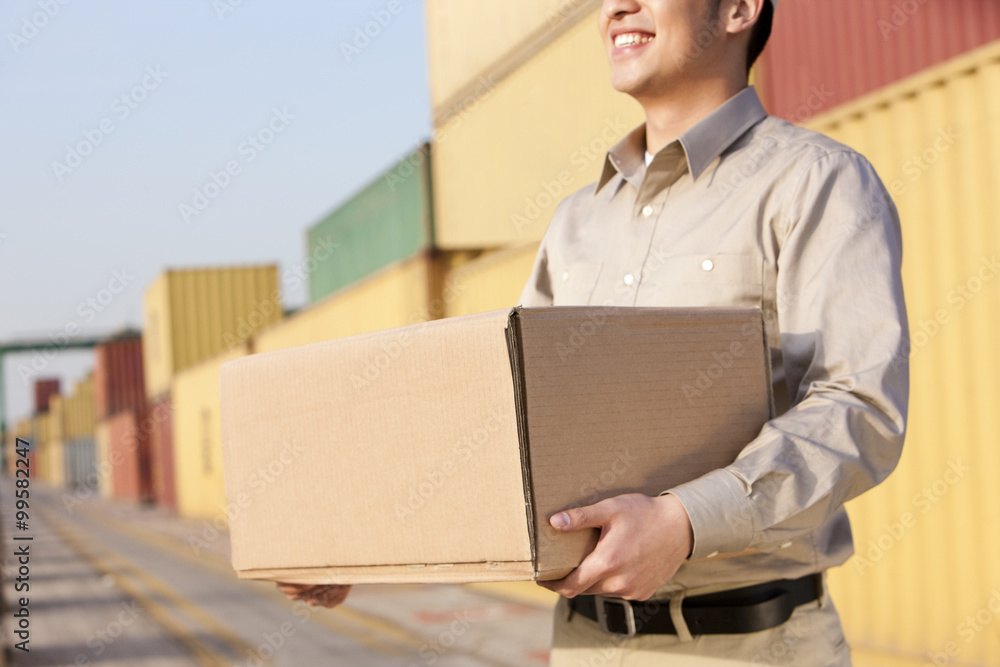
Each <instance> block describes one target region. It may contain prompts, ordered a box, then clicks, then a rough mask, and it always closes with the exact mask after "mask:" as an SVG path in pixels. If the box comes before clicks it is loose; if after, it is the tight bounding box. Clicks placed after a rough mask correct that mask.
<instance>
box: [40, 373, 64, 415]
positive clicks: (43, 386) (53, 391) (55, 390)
mask: <svg viewBox="0 0 1000 667" xmlns="http://www.w3.org/2000/svg"><path fill="white" fill-rule="evenodd" d="M57 394H59V378H45V379H39V380H35V412H36V413H38V412H45V411H47V410H48V409H49V399H50V398H52V397H53V396H56V395H57Z"/></svg>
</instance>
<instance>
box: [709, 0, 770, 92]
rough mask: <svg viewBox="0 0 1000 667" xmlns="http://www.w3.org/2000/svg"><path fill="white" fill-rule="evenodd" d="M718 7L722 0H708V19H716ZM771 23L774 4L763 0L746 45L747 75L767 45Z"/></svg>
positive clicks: (719, 7)
mask: <svg viewBox="0 0 1000 667" xmlns="http://www.w3.org/2000/svg"><path fill="white" fill-rule="evenodd" d="M720 9H722V0H709V3H708V13H709V20H712V21H716V20H718V18H719V10H720ZM773 24H774V4H772V2H771V0H765V2H764V6H763V7H761V10H760V16H759V17H758V18H757V23H755V24H754V26H753V29H752V30H751V31H750V44H749V45H748V46H747V75H748V76H749V74H750V68H751V67H753V64H754V63H755V62H757V58H758V57H759V56H760V54H761V52H762V51H763V50H764V47H765V46H767V40H768V39H770V37H771V27H772V26H773Z"/></svg>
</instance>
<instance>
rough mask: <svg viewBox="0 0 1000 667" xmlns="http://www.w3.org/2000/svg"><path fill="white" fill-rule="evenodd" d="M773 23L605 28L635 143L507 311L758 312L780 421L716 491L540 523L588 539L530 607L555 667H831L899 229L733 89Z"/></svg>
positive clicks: (901, 399)
mask: <svg viewBox="0 0 1000 667" xmlns="http://www.w3.org/2000/svg"><path fill="white" fill-rule="evenodd" d="M772 2H773V3H774V4H776V0H605V1H604V3H603V6H602V11H601V16H600V21H599V30H600V34H601V37H602V39H603V41H604V44H605V47H606V50H607V53H608V58H609V61H610V63H611V79H612V85H613V86H614V88H615V89H616V90H619V91H621V92H624V93H627V94H629V95H631V96H632V97H633V98H634V99H635V100H636V101H638V102H639V104H640V105H642V107H643V109H644V111H645V114H646V123H645V124H644V125H642V126H640V127H639V128H636V129H635V130H634V131H633V132H631V133H630V134H629V135H628V136H626V137H625V139H623V140H622V141H621V142H620V143H619V144H617V145H616V146H614V147H613V148H612V149H611V150H610V151H609V152H608V155H607V158H606V160H605V163H604V166H603V170H602V172H601V175H600V178H599V180H598V181H597V182H596V183H595V184H592V185H589V186H587V187H585V188H583V189H582V190H580V191H578V192H576V193H574V194H573V195H571V196H570V197H568V198H567V199H566V200H564V201H563V202H562V203H561V204H560V205H559V207H558V208H557V210H556V212H555V215H554V216H553V219H552V221H551V223H550V225H549V227H548V229H547V231H546V233H545V237H544V239H543V241H542V244H541V247H540V249H539V253H538V257H537V259H536V263H535V266H534V270H533V272H532V275H531V277H530V279H529V280H528V283H527V285H526V286H525V288H524V291H523V292H522V295H521V300H520V303H521V304H522V305H524V306H527V307H531V306H545V305H581V304H590V305H609V306H758V307H760V308H761V309H762V311H763V313H764V319H765V324H766V330H767V340H768V345H769V348H770V351H771V362H772V376H773V390H774V397H775V408H776V414H777V416H776V417H775V418H774V419H772V420H771V421H770V422H768V423H767V424H766V425H765V427H764V428H763V430H762V431H761V433H760V434H759V436H758V437H757V438H756V439H755V440H754V441H753V442H751V443H748V445H747V446H746V448H745V449H744V450H743V452H742V453H741V454H740V456H739V457H738V458H737V459H736V461H734V462H733V464H731V465H730V466H727V467H726V468H725V469H722V470H716V471H714V472H712V473H709V474H708V475H705V476H704V477H702V478H699V479H697V480H693V481H691V482H689V483H687V484H683V485H681V486H678V487H676V488H673V489H667V490H664V492H663V494H661V495H660V496H658V497H655V498H650V497H647V496H642V495H638V494H630V495H624V496H618V497H614V498H610V499H607V500H604V501H602V502H599V503H596V504H594V505H591V506H588V507H582V508H577V509H573V510H569V511H567V512H561V513H559V514H557V515H555V516H553V517H552V518H551V523H552V525H553V526H554V527H556V528H559V529H561V530H566V531H573V530H583V529H593V528H598V529H600V531H601V538H600V541H599V542H598V545H597V547H596V548H595V550H594V551H593V552H592V553H591V554H590V555H589V556H588V557H587V558H586V559H585V560H584V561H583V563H582V564H581V565H580V566H579V567H578V568H577V569H576V570H574V572H572V573H571V574H570V575H569V576H567V577H566V578H565V579H563V580H560V581H554V582H544V583H543V584H542V585H544V586H545V587H547V588H549V589H551V590H553V591H556V592H557V593H559V594H560V595H561V596H562V597H561V598H560V601H559V604H558V606H557V608H556V615H555V634H554V639H553V651H552V664H553V665H557V666H562V665H574V666H575V665H626V664H627V665H629V666H633V665H634V666H642V665H674V664H676V665H715V664H719V665H721V664H725V665H735V664H787V665H799V666H806V665H849V664H850V655H849V650H848V648H847V645H846V642H845V641H844V637H843V633H842V631H841V628H840V622H839V619H838V617H837V613H836V611H835V609H834V607H833V605H832V603H831V601H830V600H829V595H828V593H827V592H826V589H825V581H824V578H823V573H824V572H825V570H826V569H827V568H829V567H832V566H835V565H839V564H841V563H843V562H844V561H845V560H846V559H847V558H848V557H849V556H850V555H851V553H852V552H853V546H852V541H851V534H850V526H849V523H848V521H847V515H846V513H845V512H844V509H843V504H844V502H846V501H847V500H849V499H851V498H853V497H855V496H857V495H859V494H860V493H862V492H864V491H865V490H867V489H869V488H871V487H872V486H874V485H876V484H878V483H879V482H881V481H882V480H883V479H884V478H885V477H886V476H887V475H888V474H889V473H890V472H891V470H892V469H893V468H894V467H895V465H896V462H897V461H898V458H899V455H900V451H901V447H902V441H903V433H904V430H905V419H906V403H907V395H908V368H907V355H906V348H905V345H906V340H907V328H906V314H905V309H904V305H903V297H902V285H901V280H900V262H901V242H900V229H899V221H898V218H897V216H896V212H895V208H894V206H893V205H892V202H891V200H890V198H889V196H888V194H887V193H886V191H885V188H884V187H883V186H882V184H881V182H880V181H879V179H878V177H877V175H876V174H875V172H874V170H873V169H872V167H871V166H870V165H869V164H868V162H867V161H866V160H865V159H864V158H862V157H861V156H859V155H858V154H857V153H855V152H853V151H852V150H850V149H848V148H846V147H844V146H842V145H840V144H838V143H836V142H834V141H832V140H830V139H828V138H826V137H823V136H821V135H818V134H815V133H812V132H808V131H806V130H802V129H800V128H796V127H794V126H792V125H790V124H788V123H785V122H784V121H780V120H778V119H775V118H770V117H768V116H767V115H766V113H765V112H764V110H763V108H762V107H761V105H760V102H759V100H758V98H757V96H756V93H755V92H754V90H753V89H752V88H749V87H747V73H748V71H749V67H750V65H752V63H753V60H754V59H755V58H756V56H757V55H758V54H759V52H760V50H761V49H762V48H763V45H764V43H765V42H766V41H767V35H768V34H769V32H770V20H771V14H772V11H773V9H774V7H773V6H772V4H769V3H772ZM283 590H285V591H286V592H287V593H289V594H290V595H291V596H298V597H300V598H302V599H307V600H310V601H312V602H318V603H321V604H324V603H329V602H330V601H331V600H332V601H333V602H337V601H340V600H342V599H343V595H346V589H343V588H336V587H317V588H306V587H287V586H286V587H284V588H283ZM322 595H326V596H331V598H330V599H327V600H322V599H319V596H322ZM642 601H647V602H642Z"/></svg>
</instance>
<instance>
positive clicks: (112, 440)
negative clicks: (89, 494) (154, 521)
mask: <svg viewBox="0 0 1000 667" xmlns="http://www.w3.org/2000/svg"><path fill="white" fill-rule="evenodd" d="M149 419H150V418H149V416H148V415H147V414H146V412H145V410H143V411H134V410H123V411H122V412H119V413H117V414H115V415H112V416H111V417H110V418H108V419H107V420H106V422H105V423H106V424H107V428H108V441H109V447H108V449H109V453H108V463H109V464H110V467H111V471H110V477H111V497H112V498H116V499H119V500H128V501H132V502H148V501H149V500H151V499H152V496H153V490H152V479H151V471H150V457H149V437H148V433H149V431H150V428H151V425H150V421H149ZM102 474H103V471H102Z"/></svg>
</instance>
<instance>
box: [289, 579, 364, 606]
mask: <svg viewBox="0 0 1000 667" xmlns="http://www.w3.org/2000/svg"><path fill="white" fill-rule="evenodd" d="M278 590H279V591H281V592H282V593H284V594H285V595H287V596H288V599H289V600H303V601H304V602H305V603H306V604H308V605H309V606H310V607H315V606H316V605H319V606H321V607H326V608H327V609H330V608H332V607H336V606H337V605H338V604H340V603H342V602H343V601H344V600H346V599H347V594H348V593H349V592H350V591H351V587H350V586H342V585H326V584H321V585H310V584H286V583H283V582H278Z"/></svg>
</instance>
